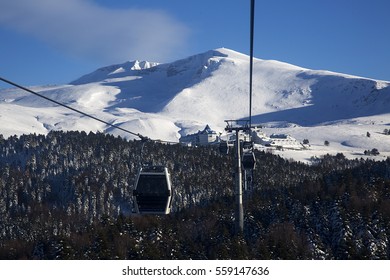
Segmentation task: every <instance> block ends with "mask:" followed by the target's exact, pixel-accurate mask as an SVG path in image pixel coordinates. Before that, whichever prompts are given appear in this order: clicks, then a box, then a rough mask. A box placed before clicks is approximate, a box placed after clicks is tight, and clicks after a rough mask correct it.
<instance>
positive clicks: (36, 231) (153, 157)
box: [0, 131, 390, 259]
mask: <svg viewBox="0 0 390 280" xmlns="http://www.w3.org/2000/svg"><path fill="white" fill-rule="evenodd" d="M142 145H144V146H143V149H142ZM141 150H142V153H141ZM256 161H257V164H256V166H257V167H256V169H255V171H254V179H253V183H254V188H253V190H252V191H251V192H250V193H245V203H244V210H245V221H244V232H243V234H242V235H236V234H235V230H234V195H233V177H232V170H233V166H232V163H233V154H229V155H221V154H219V153H218V151H217V149H215V148H213V147H183V146H180V145H166V144H160V143H155V142H147V143H142V142H140V141H127V140H125V139H123V138H120V137H114V136H112V135H107V134H103V133H92V132H91V133H88V134H87V133H85V132H61V131H52V132H50V133H49V134H47V135H35V134H30V135H22V136H20V137H17V136H12V137H9V138H8V139H4V138H3V137H0V258H1V259H388V258H389V257H390V248H389V246H388V238H389V236H390V192H389V188H390V160H389V159H387V160H385V161H381V162H378V161H372V160H368V159H355V160H348V159H346V158H345V157H344V156H343V155H342V154H338V155H336V156H330V155H326V156H324V157H322V158H321V159H318V160H317V161H315V162H313V164H311V165H307V164H303V163H300V162H295V161H290V160H286V159H283V158H281V157H279V156H276V155H272V154H269V153H264V152H256ZM142 162H153V163H154V164H164V165H167V167H168V168H169V170H170V172H171V175H172V185H173V188H174V200H173V213H172V214H170V215H167V216H138V215H135V214H134V213H132V211H133V198H132V190H133V187H134V186H133V185H134V180H135V177H136V174H137V172H138V169H139V167H140V164H141V163H142Z"/></svg>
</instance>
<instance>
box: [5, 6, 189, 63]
mask: <svg viewBox="0 0 390 280" xmlns="http://www.w3.org/2000/svg"><path fill="white" fill-rule="evenodd" d="M0 25H2V26H7V27H8V28H9V29H12V30H15V31H18V32H24V33H27V34H29V35H30V36H33V37H34V38H37V39H39V40H42V41H44V42H46V43H49V44H51V45H52V46H54V47H56V48H58V49H59V50H62V51H66V52H68V53H71V54H77V55H82V56H86V57H89V58H93V59H97V60H99V61H102V62H103V61H104V62H121V61H124V60H128V59H147V60H152V61H158V62H161V61H165V60H166V59H168V58H170V56H172V55H173V54H174V53H176V52H177V51H178V50H179V49H180V48H182V47H184V46H185V42H186V40H187V36H188V33H189V30H188V29H187V28H186V27H185V26H184V25H183V24H182V23H180V22H178V21H176V20H175V19H173V18H172V17H170V16H169V15H168V14H166V13H164V12H163V11H155V10H140V9H125V10H123V9H122V10H119V9H109V8H106V7H102V6H99V5H98V4H96V3H94V2H93V1H92V0H34V1H31V0H12V1H9V0H0Z"/></svg>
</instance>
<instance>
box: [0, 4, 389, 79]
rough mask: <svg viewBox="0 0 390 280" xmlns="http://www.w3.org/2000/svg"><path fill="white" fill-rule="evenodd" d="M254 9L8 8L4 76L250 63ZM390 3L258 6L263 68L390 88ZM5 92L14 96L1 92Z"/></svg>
mask: <svg viewBox="0 0 390 280" xmlns="http://www.w3.org/2000/svg"><path fill="white" fill-rule="evenodd" d="M249 3H250V0H185V1H184V0H164V1H162V0H114V1H113V0H34V1H31V0H12V1H8V0H0V76H2V77H4V78H8V79H11V80H14V81H15V82H18V83H21V84H23V85H27V86H28V85H43V84H63V83H68V82H70V81H72V80H74V79H76V78H78V77H79V76H81V75H83V74H86V73H89V72H91V71H93V70H95V69H96V68H98V67H102V66H106V65H111V64H115V63H122V62H125V61H127V60H135V59H139V60H150V61H156V62H171V61H174V60H176V59H181V58H184V57H187V56H189V55H192V54H197V53H201V52H204V51H207V50H210V49H215V48H219V47H226V48H230V49H233V50H236V51H239V52H242V53H245V54H249ZM389 11H390V1H388V0H370V1H367V0H365V1H363V0H326V1H314V0H295V1H291V0H272V1H264V0H256V10H255V50H254V54H255V57H257V58H262V59H275V60H280V61H284V62H288V63H291V64H295V65H298V66H302V67H306V68H311V69H321V70H330V71H335V72H342V73H347V74H353V75H358V76H363V77H368V78H374V79H382V80H387V81H390V35H389V33H390V17H389ZM0 87H6V85H4V84H0Z"/></svg>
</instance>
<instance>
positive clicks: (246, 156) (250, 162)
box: [242, 152, 256, 170]
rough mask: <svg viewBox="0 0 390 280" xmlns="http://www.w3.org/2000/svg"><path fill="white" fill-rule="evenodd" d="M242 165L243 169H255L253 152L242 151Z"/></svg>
mask: <svg viewBox="0 0 390 280" xmlns="http://www.w3.org/2000/svg"><path fill="white" fill-rule="evenodd" d="M242 167H243V168H244V169H245V170H249V169H255V167H256V159H255V154H254V153H253V152H244V153H243V155H242Z"/></svg>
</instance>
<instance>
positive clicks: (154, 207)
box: [133, 166, 172, 214]
mask: <svg viewBox="0 0 390 280" xmlns="http://www.w3.org/2000/svg"><path fill="white" fill-rule="evenodd" d="M133 196H134V202H135V211H136V212H137V213H139V214H169V213H170V212H171V203H172V187H171V178H170V174H169V172H168V168H167V167H165V166H144V167H142V168H141V170H140V171H139V173H138V176H137V179H136V183H135V188H134V191H133Z"/></svg>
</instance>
